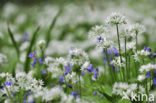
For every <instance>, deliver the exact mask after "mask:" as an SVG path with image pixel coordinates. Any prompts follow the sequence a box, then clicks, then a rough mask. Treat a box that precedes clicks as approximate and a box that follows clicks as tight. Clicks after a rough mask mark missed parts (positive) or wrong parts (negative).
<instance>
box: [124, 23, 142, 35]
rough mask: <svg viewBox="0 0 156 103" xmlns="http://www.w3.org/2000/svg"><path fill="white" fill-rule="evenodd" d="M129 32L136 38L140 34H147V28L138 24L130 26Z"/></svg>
mask: <svg viewBox="0 0 156 103" xmlns="http://www.w3.org/2000/svg"><path fill="white" fill-rule="evenodd" d="M127 31H128V32H129V33H131V35H132V36H136V35H138V34H141V33H143V32H145V27H144V26H143V25H140V24H138V23H137V24H134V25H131V26H129V28H128V30H127Z"/></svg>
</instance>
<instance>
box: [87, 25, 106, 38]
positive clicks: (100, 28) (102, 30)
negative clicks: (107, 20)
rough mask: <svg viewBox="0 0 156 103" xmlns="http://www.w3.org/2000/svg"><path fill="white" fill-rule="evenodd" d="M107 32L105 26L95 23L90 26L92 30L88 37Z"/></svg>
mask: <svg viewBox="0 0 156 103" xmlns="http://www.w3.org/2000/svg"><path fill="white" fill-rule="evenodd" d="M107 32H108V30H107V28H106V27H105V26H103V25H100V26H98V25H96V26H95V27H93V28H92V30H91V31H90V32H89V38H92V37H97V36H102V35H103V34H106V33H107Z"/></svg>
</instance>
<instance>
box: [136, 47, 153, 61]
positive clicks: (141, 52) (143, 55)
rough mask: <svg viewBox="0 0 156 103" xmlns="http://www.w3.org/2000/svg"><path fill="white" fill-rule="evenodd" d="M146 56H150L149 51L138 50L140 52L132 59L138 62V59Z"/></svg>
mask: <svg viewBox="0 0 156 103" xmlns="http://www.w3.org/2000/svg"><path fill="white" fill-rule="evenodd" d="M148 55H150V52H149V51H147V50H140V51H137V52H136V53H135V54H134V55H133V57H134V60H135V61H138V62H139V61H140V57H146V56H148Z"/></svg>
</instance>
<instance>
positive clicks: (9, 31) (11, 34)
mask: <svg viewBox="0 0 156 103" xmlns="http://www.w3.org/2000/svg"><path fill="white" fill-rule="evenodd" d="M8 34H9V36H10V38H11V41H12V43H13V45H14V48H15V50H16V53H17V56H18V58H19V48H18V46H17V43H16V41H15V38H14V35H13V33H12V31H11V29H10V27H9V25H8Z"/></svg>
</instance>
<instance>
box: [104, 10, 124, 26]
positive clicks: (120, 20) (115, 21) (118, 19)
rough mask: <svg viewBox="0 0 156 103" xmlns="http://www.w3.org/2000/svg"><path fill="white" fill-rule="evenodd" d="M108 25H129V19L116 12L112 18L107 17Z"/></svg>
mask: <svg viewBox="0 0 156 103" xmlns="http://www.w3.org/2000/svg"><path fill="white" fill-rule="evenodd" d="M106 23H108V24H127V19H126V18H125V16H123V15H121V14H120V13H117V12H114V13H112V14H111V16H109V17H107V19H106Z"/></svg>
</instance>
